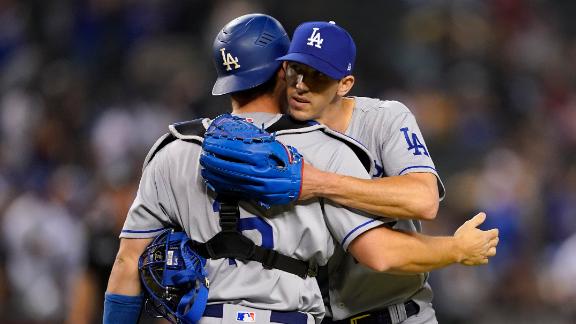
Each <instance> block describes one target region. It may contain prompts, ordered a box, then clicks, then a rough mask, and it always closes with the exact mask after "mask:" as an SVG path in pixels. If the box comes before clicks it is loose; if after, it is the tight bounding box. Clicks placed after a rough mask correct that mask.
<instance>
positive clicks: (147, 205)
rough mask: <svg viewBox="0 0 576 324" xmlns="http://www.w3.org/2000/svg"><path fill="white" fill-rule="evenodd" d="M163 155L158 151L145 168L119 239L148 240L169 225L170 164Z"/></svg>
mask: <svg viewBox="0 0 576 324" xmlns="http://www.w3.org/2000/svg"><path fill="white" fill-rule="evenodd" d="M162 153H164V152H162V151H160V152H159V153H158V154H157V156H156V157H155V158H154V159H153V160H152V161H151V162H150V163H149V164H148V165H147V167H146V168H145V169H144V171H143V173H142V178H141V179H140V185H139V187H138V192H137V194H136V198H135V199H134V202H133V203H132V206H131V207H130V210H129V211H128V215H127V216H126V221H125V222H124V227H123V228H122V232H121V234H120V237H125V238H150V237H154V236H156V235H157V234H158V233H159V232H161V231H162V230H163V229H164V228H166V227H168V226H170V224H171V219H170V217H169V210H171V208H170V203H171V202H170V196H169V195H168V194H167V193H168V190H167V186H168V174H167V172H168V168H169V165H168V161H167V159H166V158H165V156H164V154H162Z"/></svg>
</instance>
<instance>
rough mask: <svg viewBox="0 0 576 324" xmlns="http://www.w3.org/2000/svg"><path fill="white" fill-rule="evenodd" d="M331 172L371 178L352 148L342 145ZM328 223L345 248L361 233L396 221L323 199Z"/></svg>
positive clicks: (333, 234)
mask: <svg viewBox="0 0 576 324" xmlns="http://www.w3.org/2000/svg"><path fill="white" fill-rule="evenodd" d="M326 171H329V172H334V173H338V174H342V175H347V176H352V177H357V178H361V179H370V175H369V174H368V172H367V171H366V169H365V168H364V167H363V166H362V163H361V162H360V161H359V160H358V158H357V157H356V155H355V154H354V153H353V152H352V150H351V149H350V148H348V147H346V146H344V145H342V146H341V147H340V148H339V149H338V150H337V151H336V152H335V154H334V156H333V158H332V159H331V160H330V162H329V163H328V166H327V170H326ZM323 207H324V217H325V218H326V224H327V226H328V228H329V230H330V232H331V234H332V236H333V237H334V239H335V240H336V241H337V242H338V243H339V244H340V245H341V246H342V248H343V249H344V250H347V249H348V245H349V244H350V242H352V241H353V240H354V239H355V238H356V237H358V236H359V235H360V234H362V233H364V232H366V231H368V230H370V229H372V228H374V227H378V226H381V225H382V224H384V223H386V222H390V221H394V220H393V219H389V218H381V217H377V216H373V215H370V214H367V213H364V212H361V211H358V210H352V209H348V208H346V207H344V206H341V205H339V204H337V203H334V202H332V201H330V200H327V199H325V200H324V201H323Z"/></svg>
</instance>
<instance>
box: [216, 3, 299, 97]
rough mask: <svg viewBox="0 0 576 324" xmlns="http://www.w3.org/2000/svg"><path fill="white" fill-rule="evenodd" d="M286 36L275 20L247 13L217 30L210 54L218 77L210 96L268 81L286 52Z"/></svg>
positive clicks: (288, 42)
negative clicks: (278, 59) (279, 59)
mask: <svg viewBox="0 0 576 324" xmlns="http://www.w3.org/2000/svg"><path fill="white" fill-rule="evenodd" d="M289 47H290V38H289V37H288V34H287V33H286V31H285V30H284V28H283V27H282V25H281V24H280V23H279V22H278V20H276V19H274V18H272V17H270V16H268V15H264V14H249V15H244V16H241V17H238V18H236V19H234V20H232V21H231V22H229V23H228V24H227V25H226V26H224V28H222V30H221V31H220V32H219V33H218V36H216V38H215V39H214V44H213V46H212V55H213V60H214V65H215V66H216V71H217V72H218V79H216V83H214V88H212V94H213V95H223V94H228V93H232V92H238V91H242V90H247V89H251V88H254V87H256V86H259V85H261V84H263V83H265V82H266V81H268V80H269V79H270V78H271V77H272V76H273V75H274V73H275V72H276V71H277V70H278V68H279V67H280V65H281V62H279V61H276V59H277V58H278V57H280V56H283V55H286V53H287V52H288V48H289Z"/></svg>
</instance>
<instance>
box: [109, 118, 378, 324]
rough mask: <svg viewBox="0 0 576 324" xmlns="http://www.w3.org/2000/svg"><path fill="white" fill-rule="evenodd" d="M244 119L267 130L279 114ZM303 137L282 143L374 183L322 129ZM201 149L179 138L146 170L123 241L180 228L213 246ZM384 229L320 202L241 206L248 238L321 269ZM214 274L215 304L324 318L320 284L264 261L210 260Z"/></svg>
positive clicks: (214, 229)
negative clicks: (270, 266)
mask: <svg viewBox="0 0 576 324" xmlns="http://www.w3.org/2000/svg"><path fill="white" fill-rule="evenodd" d="M242 116H243V117H250V118H252V119H253V122H254V123H255V124H256V125H265V126H267V125H269V124H271V123H272V122H274V121H276V120H277V119H278V118H279V116H280V115H272V114H265V113H255V114H246V115H242ZM205 126H207V124H206V125H205ZM313 127H318V126H313ZM302 132H303V130H302V129H300V130H299V133H296V134H288V133H286V132H278V133H277V134H279V135H277V139H278V140H280V141H282V142H283V143H284V144H286V145H292V146H295V147H296V148H297V149H298V150H299V152H300V153H301V154H302V155H303V156H304V159H305V160H306V162H308V163H311V164H312V165H314V166H315V167H317V168H319V169H322V170H327V171H331V172H337V173H341V174H346V175H351V176H356V177H360V178H369V174H368V172H366V170H365V168H364V167H363V166H362V164H361V163H360V161H359V160H358V158H357V157H356V155H355V154H354V153H353V152H352V150H351V149H350V148H349V147H348V146H347V145H345V144H343V143H342V142H340V141H338V140H335V139H333V138H330V137H329V136H327V135H326V134H325V133H323V132H321V131H312V132H306V133H302ZM280 133H282V134H281V135H280ZM177 137H178V136H177ZM201 150H202V148H201V147H200V145H198V144H196V143H190V142H185V141H182V140H175V141H173V142H171V143H169V144H168V145H166V146H165V147H164V148H162V149H161V150H160V151H159V152H158V153H156V155H155V156H154V158H153V159H152V160H151V161H150V163H149V164H148V166H147V167H145V169H144V171H143V174H142V178H141V182H140V186H139V188H138V193H137V196H136V199H135V201H134V203H133V205H132V207H131V209H130V211H129V213H128V216H127V219H126V222H125V224H124V228H123V230H122V233H121V235H120V236H121V237H125V238H147V237H152V236H155V235H156V234H157V233H158V232H159V231H160V230H161V229H163V228H165V227H169V226H172V225H178V226H180V227H182V228H183V229H184V230H185V231H186V233H187V234H188V235H189V236H190V238H192V239H193V240H196V241H199V242H206V241H207V240H209V239H210V238H211V237H212V236H214V235H215V234H217V233H218V232H219V231H220V226H219V225H218V219H219V215H218V212H216V211H215V199H214V198H215V195H214V193H213V192H211V191H209V190H207V188H206V186H205V185H204V182H203V179H202V176H201V175H200V166H199V157H200V154H201ZM379 225H381V221H379V220H377V219H375V218H372V217H367V216H362V215H359V214H355V213H353V212H351V211H349V210H347V209H345V208H341V207H339V206H338V205H336V204H334V203H332V202H328V201H326V202H323V201H321V200H318V199H313V200H310V201H306V202H305V203H298V204H295V205H288V206H275V207H272V208H271V209H268V210H266V209H264V208H261V207H259V206H258V205H256V204H253V203H249V202H241V203H240V220H239V226H240V228H243V229H244V230H243V231H242V232H243V234H244V235H246V236H247V237H249V238H250V239H252V240H253V241H254V242H255V243H256V244H259V245H261V246H263V247H266V248H273V249H275V250H277V251H279V252H281V253H283V254H285V255H288V256H291V257H295V258H298V259H301V260H310V259H312V260H314V261H316V262H317V263H318V264H319V265H325V264H326V263H327V261H328V259H329V258H330V256H331V255H332V254H333V253H334V251H335V250H337V249H340V247H338V245H340V246H341V247H342V248H343V249H344V250H346V249H347V247H348V244H350V242H351V241H352V240H354V239H355V238H356V237H357V236H358V235H359V234H361V233H363V232H364V231H366V230H369V229H371V228H373V227H376V226H379ZM328 229H329V230H330V231H328ZM331 234H332V236H333V237H332V236H331ZM334 240H335V241H336V242H335V241H334ZM207 271H208V276H209V279H210V291H209V296H208V302H209V303H224V302H226V303H232V304H239V305H244V306H248V307H254V308H260V309H269V310H277V311H294V310H297V311H301V312H307V313H310V314H312V315H313V316H314V317H315V318H316V320H317V321H319V320H320V318H321V317H322V315H323V313H324V306H323V303H322V297H321V295H320V291H319V288H318V285H317V283H316V280H315V279H314V278H307V279H302V278H300V277H298V276H296V275H293V274H290V273H287V272H284V271H280V270H277V269H271V270H268V269H264V268H263V267H262V265H261V264H260V263H258V262H241V261H232V260H229V259H218V260H208V262H207Z"/></svg>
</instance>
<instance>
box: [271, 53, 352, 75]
mask: <svg viewBox="0 0 576 324" xmlns="http://www.w3.org/2000/svg"><path fill="white" fill-rule="evenodd" d="M276 60H278V61H292V62H298V63H302V64H306V65H308V66H310V67H312V68H314V69H315V70H317V71H320V72H322V73H324V74H326V75H327V76H329V77H330V78H332V79H334V80H340V79H342V78H343V77H345V76H346V74H345V73H342V72H340V71H338V69H336V68H335V67H334V66H332V65H331V64H329V63H327V62H326V61H324V60H321V59H319V58H317V57H316V56H313V55H310V54H307V53H290V54H286V55H284V56H281V57H279V58H277V59H276Z"/></svg>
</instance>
